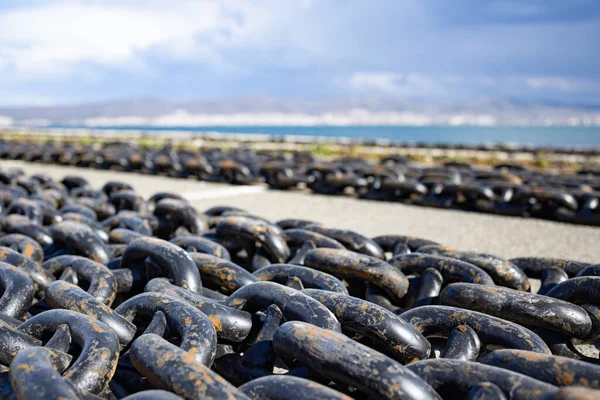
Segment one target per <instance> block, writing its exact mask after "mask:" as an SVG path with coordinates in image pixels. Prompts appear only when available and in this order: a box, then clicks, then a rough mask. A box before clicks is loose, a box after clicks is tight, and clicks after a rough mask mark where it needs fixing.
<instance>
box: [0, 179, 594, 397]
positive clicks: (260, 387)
mask: <svg viewBox="0 0 600 400" xmlns="http://www.w3.org/2000/svg"><path fill="white" fill-rule="evenodd" d="M0 176H1V179H2V185H1V186H0V195H1V199H2V202H1V204H0V205H1V207H2V216H1V220H0V227H1V231H2V232H1V234H0V287H2V295H1V297H0V398H6V399H98V398H106V399H115V398H116V399H121V398H126V399H179V398H184V399H350V398H357V399H371V398H372V399H440V398H443V399H539V400H541V399H596V398H600V391H599V390H597V389H599V388H600V366H599V363H600V359H599V358H598V354H597V351H596V350H595V346H594V342H595V341H596V340H597V339H598V338H600V266H599V265H593V264H592V263H589V262H583V261H580V260H574V259H573V260H572V259H564V258H556V257H550V256H548V255H547V254H543V253H542V254H535V255H533V256H532V257H518V258H510V259H507V258H503V257H500V256H496V255H492V254H485V253H480V252H474V251H469V250H464V249H460V250H459V249H456V248H452V247H450V246H448V245H447V243H439V242H438V241H435V240H432V239H431V238H430V237H426V236H423V237H421V236H407V235H406V233H405V232H402V233H401V232H394V231H395V230H396V229H395V227H394V226H387V227H386V228H387V229H389V231H388V234H386V235H379V236H373V235H366V234H365V233H364V232H361V231H360V230H359V229H357V230H348V229H343V228H340V227H338V226H335V225H331V224H324V223H323V222H322V221H318V220H311V219H310V218H306V217H305V216H303V215H301V214H299V213H294V212H291V213H290V215H289V218H287V219H281V220H278V221H274V220H273V221H272V220H267V219H265V218H263V217H262V216H260V215H256V214H254V213H253V210H252V209H247V210H246V209H241V208H236V207H228V206H215V207H210V208H208V209H204V210H197V209H196V208H195V207H194V206H192V204H191V203H190V201H188V200H186V199H185V198H184V197H183V196H182V194H181V193H178V192H176V191H170V190H169V188H168V187H155V188H154V189H155V193H154V194H153V195H151V196H146V195H145V194H144V195H142V194H141V193H139V192H136V191H135V190H134V187H133V186H132V185H130V184H129V183H127V182H123V181H117V180H112V181H108V182H104V184H103V183H102V182H99V181H88V180H87V179H85V178H83V177H82V176H77V175H68V176H64V177H62V178H61V179H56V178H53V177H52V176H50V175H48V174H44V173H37V174H33V175H27V174H25V173H23V171H19V170H18V169H3V170H2V172H0ZM188 197H190V196H188ZM192 197H193V196H192ZM331 212H333V213H335V212H336V211H335V210H332V211H331ZM353 217H355V218H359V217H360V218H364V216H359V215H346V218H353ZM522 222H525V221H522ZM557 225H560V224H557ZM588 229H593V228H588ZM397 230H398V231H400V230H401V229H400V227H398V229H397ZM402 230H403V229H402Z"/></svg>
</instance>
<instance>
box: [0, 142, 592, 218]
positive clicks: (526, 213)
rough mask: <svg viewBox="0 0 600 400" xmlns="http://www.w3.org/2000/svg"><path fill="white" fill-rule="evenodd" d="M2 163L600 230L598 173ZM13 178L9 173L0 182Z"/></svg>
mask: <svg viewBox="0 0 600 400" xmlns="http://www.w3.org/2000/svg"><path fill="white" fill-rule="evenodd" d="M0 158H4V159H11V160H15V159H17V160H27V161H36V162H45V163H57V164H63V165H72V166H78V167H89V168H100V169H117V170H122V171H136V172H142V173H148V174H164V175H168V176H172V177H180V178H190V177H193V178H196V179H200V180H205V181H212V182H229V183H232V184H244V185H249V184H257V183H261V182H262V183H266V184H267V185H269V187H271V188H273V189H280V190H290V189H295V188H306V187H307V188H309V189H310V190H312V191H313V192H314V193H319V194H329V195H339V194H352V195H354V196H357V197H360V198H366V199H372V200H383V201H398V202H403V203H407V204H416V205H422V206H429V207H440V208H454V209H461V210H468V211H476V212H485V213H494V214H502V215H514V216H523V217H535V218H544V219H552V220H559V221H563V222H570V223H576V224H586V225H596V226H597V225H600V207H599V202H600V176H599V171H593V170H590V169H582V170H580V171H579V172H578V173H569V174H567V173H563V174H560V173H555V172H541V171H534V170H528V169H526V168H524V167H522V166H519V165H513V164H507V163H501V164H497V165H495V166H494V167H493V168H487V169H484V168H478V167H475V166H471V165H469V164H464V163H458V162H449V163H446V164H443V165H438V166H433V167H423V166H417V165H413V164H411V163H410V162H409V161H408V160H407V159H405V158H403V157H387V158H384V159H381V160H380V161H379V162H378V163H373V162H368V161H366V160H364V159H360V158H349V157H345V158H339V159H336V160H332V161H326V162H323V161H320V160H316V159H315V158H314V157H312V156H311V155H310V154H307V153H301V152H297V153H294V155H293V156H284V155H282V154H281V152H267V151H262V152H256V151H252V150H235V151H230V152H224V151H221V150H208V149H205V150H201V151H196V152H193V151H183V150H175V149H173V148H171V147H169V146H167V147H165V148H163V149H160V150H148V149H142V148H139V147H136V146H133V145H124V144H113V145H105V146H104V147H103V148H102V149H100V150H98V149H95V148H94V147H91V146H78V145H71V146H66V147H65V146H57V145H53V144H35V143H26V144H19V143H3V144H1V145H0ZM9 175H10V174H9ZM12 178H13V177H11V176H6V173H4V174H3V176H0V181H10V180H11V179H12ZM115 201H116V200H115Z"/></svg>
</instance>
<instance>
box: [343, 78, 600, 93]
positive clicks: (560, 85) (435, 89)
mask: <svg viewBox="0 0 600 400" xmlns="http://www.w3.org/2000/svg"><path fill="white" fill-rule="evenodd" d="M346 84H347V86H348V87H349V88H351V89H352V90H355V91H357V92H372V93H378V92H379V93H386V94H393V95H419V96H430V95H434V96H440V95H444V94H447V93H452V92H453V91H457V90H461V91H462V90H465V89H467V90H468V89H469V88H470V89H479V90H480V89H481V88H495V89H497V90H503V89H514V90H520V91H521V90H524V89H525V90H533V91H558V92H570V93H590V92H593V91H598V90H600V81H597V80H593V79H585V78H571V77H563V76H503V77H494V78H492V77H490V76H485V75H474V76H460V75H440V76H433V75H424V74H419V73H399V72H355V73H354V74H352V75H350V77H349V78H348V79H347V81H346Z"/></svg>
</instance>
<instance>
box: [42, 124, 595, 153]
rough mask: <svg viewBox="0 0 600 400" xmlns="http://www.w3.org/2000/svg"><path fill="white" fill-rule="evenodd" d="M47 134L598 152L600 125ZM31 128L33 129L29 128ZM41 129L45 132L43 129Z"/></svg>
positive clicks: (190, 129)
mask: <svg viewBox="0 0 600 400" xmlns="http://www.w3.org/2000/svg"><path fill="white" fill-rule="evenodd" d="M48 128H50V130H57V131H60V130H63V129H64V130H67V131H69V130H76V129H81V130H84V131H85V130H89V131H97V132H103V131H114V132H122V133H123V134H127V133H132V132H136V133H138V134H147V135H154V134H168V133H170V132H173V133H175V132H182V133H185V134H204V135H206V134H209V135H210V134H216V135H225V136H227V135H236V134H240V135H268V136H273V137H283V136H285V137H290V136H291V137H298V139H299V140H300V141H311V140H310V139H311V138H313V137H314V138H315V140H313V141H316V142H318V141H319V140H318V138H338V139H340V138H341V139H347V140H349V141H352V140H358V141H376V142H378V144H385V143H388V142H389V143H390V144H394V143H401V144H408V145H410V144H415V145H416V144H420V143H421V144H454V145H489V144H509V145H511V144H513V145H516V146H543V147H567V148H568V147H572V148H590V147H592V148H599V147H600V127H598V126H589V127H588V126H550V127H539V126H494V127H481V126H439V125H435V126H165V127H156V126H135V125H134V126H101V127H86V126H62V125H55V126H50V127H48ZM32 129H33V130H35V128H32ZM46 129H47V128H46ZM42 130H45V129H42Z"/></svg>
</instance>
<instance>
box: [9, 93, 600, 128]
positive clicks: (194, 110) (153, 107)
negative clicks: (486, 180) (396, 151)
mask: <svg viewBox="0 0 600 400" xmlns="http://www.w3.org/2000/svg"><path fill="white" fill-rule="evenodd" d="M0 121H3V122H4V125H8V124H12V125H33V126H48V125H71V126H119V125H122V126H202V125H234V126H235V125H434V124H440V125H482V126H487V125H592V126H600V105H585V104H583V105H582V104H557V103H542V102H539V103H532V102H522V101H515V100H507V99H488V98H483V99H472V100H464V101H452V102H450V101H429V100H419V99H398V98H391V97H378V96H363V97H350V98H341V99H323V100H297V99H275V98H270V97H240V98H231V99H215V100H195V101H170V100H161V99H155V98H138V99H129V100H118V101H108V102H102V103H90V104H80V105H67V106H47V107H16V108H0Z"/></svg>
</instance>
